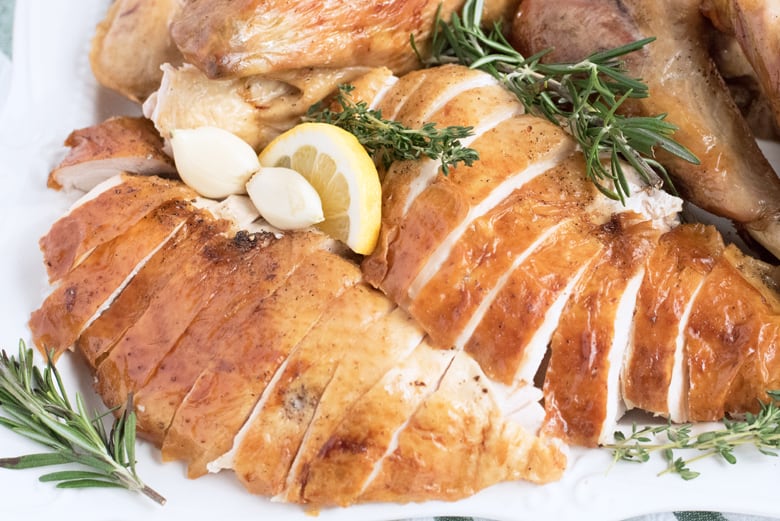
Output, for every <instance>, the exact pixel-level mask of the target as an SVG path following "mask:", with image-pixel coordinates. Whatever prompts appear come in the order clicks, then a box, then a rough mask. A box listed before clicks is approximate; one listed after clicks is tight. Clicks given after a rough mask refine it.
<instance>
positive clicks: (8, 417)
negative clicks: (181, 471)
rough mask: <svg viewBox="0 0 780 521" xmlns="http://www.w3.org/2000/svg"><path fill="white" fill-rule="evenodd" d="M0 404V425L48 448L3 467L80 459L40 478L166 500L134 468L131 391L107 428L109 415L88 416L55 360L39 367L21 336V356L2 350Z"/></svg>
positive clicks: (8, 460) (0, 462)
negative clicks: (105, 420) (105, 421)
mask: <svg viewBox="0 0 780 521" xmlns="http://www.w3.org/2000/svg"><path fill="white" fill-rule="evenodd" d="M0 407H2V409H3V411H4V412H5V416H0V425H3V426H5V427H7V428H8V429H11V430H12V431H14V432H16V433H17V434H20V435H22V436H24V437H26V438H29V439H31V440H33V441H35V442H38V443H40V444H42V445H44V446H45V447H47V448H48V449H49V451H48V452H44V453H37V454H28V455H25V456H18V457H10V458H2V459H0V467H2V468H7V469H23V468H33V467H45V466H52V465H62V464H76V465H77V467H79V468H76V469H69V470H63V471H59V472H52V473H49V474H45V475H43V476H41V477H40V478H39V479H40V480H41V481H44V482H56V483H57V486H58V487H60V488H85V487H121V488H126V489H128V490H132V491H137V492H141V493H142V494H144V495H146V496H147V497H149V498H151V499H152V500H154V501H156V502H157V503H159V504H164V503H165V498H164V497H163V496H161V495H160V494H158V493H157V492H156V491H154V490H153V489H152V488H150V487H149V486H147V485H145V484H144V483H143V482H142V481H141V479H140V478H139V477H138V474H137V473H136V469H135V413H133V404H132V396H131V397H130V398H129V399H128V403H127V406H126V407H125V410H124V412H123V414H121V415H120V416H119V417H118V418H117V419H116V420H115V421H114V423H113V426H112V428H111V431H110V432H108V431H106V429H105V427H104V425H103V417H104V416H105V414H103V415H95V416H90V415H89V414H88V413H87V411H86V406H85V404H84V401H83V399H82V398H81V396H80V395H78V394H76V396H75V407H74V406H73V405H72V404H71V402H70V399H69V398H68V395H67V393H66V391H65V387H64V386H63V384H62V379H61V378H60V374H59V372H58V371H57V368H56V367H55V366H54V363H53V362H52V361H51V359H49V360H48V362H47V365H46V367H45V368H44V369H43V371H41V370H40V369H39V368H38V367H37V366H35V365H34V363H33V352H32V349H28V348H27V347H26V346H25V344H24V342H22V341H20V342H19V354H18V358H17V357H14V356H9V355H8V354H7V353H6V352H5V350H2V351H0ZM106 414H109V413H106Z"/></svg>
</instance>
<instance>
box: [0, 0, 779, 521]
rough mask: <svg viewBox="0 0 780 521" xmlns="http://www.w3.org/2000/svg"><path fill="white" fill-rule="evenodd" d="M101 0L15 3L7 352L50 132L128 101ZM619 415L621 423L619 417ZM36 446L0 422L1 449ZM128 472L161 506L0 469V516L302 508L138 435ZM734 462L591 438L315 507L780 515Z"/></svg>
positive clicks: (4, 273) (41, 219) (4, 218)
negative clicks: (633, 460) (449, 482)
mask: <svg viewBox="0 0 780 521" xmlns="http://www.w3.org/2000/svg"><path fill="white" fill-rule="evenodd" d="M108 4H109V2H108V0H80V1H79V2H63V1H61V0H24V1H19V2H17V4H16V23H15V33H14V47H13V48H14V57H13V76H12V81H11V86H10V92H9V96H8V98H7V100H6V102H5V104H3V103H2V100H0V237H2V239H3V245H4V247H3V249H2V254H0V347H3V348H5V349H6V350H7V351H9V352H10V353H15V352H16V348H17V344H18V342H19V340H20V339H24V340H28V339H29V331H28V329H27V325H26V324H27V319H28V317H29V313H30V312H31V311H32V310H34V309H35V308H37V307H38V306H39V305H40V303H41V301H42V299H43V297H44V296H45V295H46V294H47V293H48V286H47V283H46V278H45V272H44V268H43V265H42V262H41V256H40V252H39V250H38V244H37V241H38V238H39V237H40V236H41V235H43V234H44V233H45V232H46V230H47V229H48V227H49V226H50V224H51V223H52V222H53V221H54V220H55V219H56V218H57V217H58V216H59V215H60V214H61V213H62V212H63V211H64V210H65V209H66V208H67V207H68V205H69V204H70V203H71V202H72V201H73V200H74V198H75V196H76V195H75V194H72V195H67V194H62V193H57V192H54V191H51V190H48V189H46V176H47V174H48V172H49V170H50V169H51V167H52V166H53V165H55V164H56V163H57V162H58V161H59V160H60V159H61V157H62V155H63V154H64V149H63V147H62V142H63V140H64V139H65V137H66V136H67V135H68V133H69V132H70V131H71V130H72V129H74V128H80V127H83V126H86V125H89V124H92V123H94V122H97V121H101V120H103V119H105V118H106V117H108V116H110V115H114V114H120V113H124V114H137V113H138V108H137V107H136V106H134V105H132V104H130V103H128V102H125V101H123V100H121V99H120V98H119V97H118V96H116V95H114V94H112V93H110V92H108V91H106V90H104V89H102V88H100V87H98V86H97V85H96V82H95V80H94V79H93V77H92V73H91V71H90V69H89V64H88V59H87V54H88V49H89V42H90V39H91V36H92V34H93V31H94V27H95V24H96V23H97V21H98V20H100V18H101V17H102V16H103V14H104V12H105V10H106V9H107V7H108ZM74 358H75V357H68V356H65V357H63V359H62V360H61V362H60V367H61V371H62V372H63V375H64V378H65V382H66V385H67V386H68V387H69V388H70V389H71V391H72V392H81V393H82V394H83V395H84V396H86V397H87V399H88V401H89V402H90V403H93V404H95V405H97V404H98V403H99V402H98V400H97V398H96V397H95V395H94V393H93V391H92V388H91V380H90V378H89V376H88V375H87V374H86V373H85V372H84V370H83V369H82V368H81V367H80V366H79V365H78V363H77V362H74ZM622 424H623V426H624V427H625V428H626V429H628V428H630V422H629V421H628V420H623V421H622ZM38 450H39V448H38V447H37V446H35V445H34V444H33V443H31V442H28V441H26V440H24V439H23V438H20V437H19V436H17V435H15V434H13V433H11V432H10V431H8V430H5V429H0V457H8V456H16V455H21V454H26V453H30V452H36V451H38ZM138 450H139V453H138V458H139V462H138V468H139V473H140V474H141V476H142V478H143V479H144V480H145V481H146V483H147V484H149V485H150V486H152V487H153V488H155V489H157V490H158V491H159V492H161V493H162V494H163V495H165V496H166V498H167V500H168V502H167V504H166V505H165V506H163V507H160V506H158V505H156V504H154V503H152V502H151V501H149V500H147V499H145V498H144V497H142V496H140V495H136V494H130V493H127V492H125V491H121V490H102V489H101V490H97V489H87V490H60V489H56V488H54V487H53V486H52V485H51V484H49V483H40V482H38V480H37V477H38V476H39V475H40V474H41V470H40V469H32V470H24V471H11V470H2V469H0V519H9V520H10V519H60V520H63V521H64V520H69V519H79V520H81V521H92V520H107V519H110V520H114V521H125V520H128V521H129V520H137V519H144V520H146V521H154V520H163V519H164V520H176V519H187V520H188V521H199V520H203V521H207V520H208V521H213V520H214V519H226V520H231V521H239V520H257V519H274V520H280V521H294V520H306V521H311V520H312V519H313V518H312V517H311V516H310V514H307V513H306V512H305V511H304V510H303V509H301V508H300V507H298V506H291V505H282V504H277V503H272V502H270V501H269V500H267V499H265V498H261V497H256V496H251V495H250V494H248V493H246V492H245V491H244V489H243V487H242V486H241V485H240V484H239V483H238V481H237V480H236V479H234V477H233V476H232V475H231V474H230V473H227V472H223V473H222V474H219V475H210V476H206V477H204V478H201V479H197V480H188V479H187V478H186V477H185V475H184V468H183V466H182V465H180V464H178V463H162V462H161V460H160V457H159V454H158V451H157V450H156V449H155V448H153V447H151V446H150V445H149V444H147V443H144V442H140V446H139V448H138ZM737 456H738V459H739V463H738V464H737V465H734V466H731V465H727V464H726V463H724V462H720V461H717V460H713V459H711V460H709V461H702V462H700V463H698V464H697V465H696V470H699V471H701V472H702V475H701V477H699V478H698V479H696V480H693V481H688V482H686V481H683V480H681V479H680V478H678V477H676V476H669V475H666V476H661V477H658V476H657V475H656V474H657V473H658V472H659V471H661V470H663V468H664V465H665V463H664V462H663V461H662V460H661V459H660V458H657V459H655V458H654V459H653V460H652V461H651V462H649V463H647V464H644V465H634V464H629V463H619V464H617V465H615V466H611V455H610V453H609V452H608V451H606V450H603V449H593V450H573V451H572V454H571V462H570V465H569V469H568V470H567V472H566V474H565V476H564V478H563V480H561V481H560V482H558V483H553V484H550V485H546V486H535V485H530V484H527V483H504V484H501V485H498V486H494V487H491V488H489V489H487V490H485V491H483V492H481V493H479V494H477V495H475V496H473V497H471V498H469V499H466V500H463V501H459V502H455V503H443V502H429V503H421V504H410V505H396V504H370V505H360V506H356V507H350V508H346V509H332V510H323V511H322V512H320V513H319V519H321V520H323V521H325V520H331V519H338V520H343V521H350V520H361V521H371V520H391V519H400V518H413V517H427V516H436V515H463V516H478V517H486V518H491V519H495V520H506V521H531V520H539V519H550V520H552V519H556V520H567V519H570V520H575V519H576V520H588V519H594V520H595V519H598V520H601V521H609V520H620V519H626V518H628V517H631V516H636V515H640V514H646V513H651V512H663V511H673V510H716V511H721V512H735V513H745V514H754V515H765V516H772V517H780V500H778V499H777V483H778V477H780V467H779V466H778V458H769V457H766V456H760V455H758V454H757V453H755V452H754V451H751V450H749V449H748V450H744V451H743V450H740V451H738V452H737Z"/></svg>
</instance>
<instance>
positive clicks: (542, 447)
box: [49, 177, 565, 507]
mask: <svg viewBox="0 0 780 521" xmlns="http://www.w3.org/2000/svg"><path fill="white" fill-rule="evenodd" d="M140 179H143V181H141V180H140ZM133 181H138V183H139V184H138V185H136V186H137V187H138V189H139V191H142V187H141V184H143V183H146V184H148V185H150V186H157V182H156V181H155V180H154V179H153V178H144V177H139V179H133ZM120 186H121V184H120V185H117V188H118V187H120ZM109 190H112V189H109ZM121 192H122V190H121V189H118V190H117V193H121ZM95 195H96V197H92V198H91V199H89V200H86V201H84V202H83V204H82V208H85V210H83V211H85V212H87V211H91V212H95V211H97V209H107V208H112V207H113V208H117V209H121V208H123V205H124V201H121V200H119V199H114V200H113V202H108V203H107V202H106V200H101V199H100V196H99V195H97V194H95ZM178 205H181V206H182V207H184V208H186V209H187V212H186V213H185V215H182V216H178V220H179V222H181V224H180V225H179V227H178V228H177V229H176V230H175V231H173V230H172V229H171V228H170V226H169V227H168V228H164V226H163V222H164V220H161V221H159V222H158V220H160V219H162V217H169V213H175V211H174V210H175V209H177V208H178ZM90 207H93V208H92V209H91V210H89V208H90ZM208 207H209V208H214V207H212V206H208ZM214 211H216V208H215V209H214ZM106 218H107V219H109V217H108V216H106ZM171 218H172V217H171ZM150 224H154V225H159V226H163V228H164V229H165V231H167V232H168V233H163V232H159V233H157V236H156V237H152V234H151V231H152V228H150V226H149V225H150ZM93 226H94V227H96V228H97V227H99V225H98V224H95V225H93ZM234 226H235V223H233V222H229V221H226V220H224V219H222V218H218V217H215V216H214V214H212V213H211V211H210V210H204V209H194V208H193V207H192V206H191V205H189V204H188V203H187V202H186V201H185V200H182V199H179V200H173V201H171V202H169V203H162V204H160V205H158V206H157V207H156V209H153V210H150V212H149V213H147V214H146V216H145V217H141V218H140V219H139V220H138V221H137V223H136V224H134V225H131V226H129V228H128V229H127V230H126V231H125V232H123V233H119V234H118V235H116V236H115V237H113V238H112V239H108V240H107V241H106V242H104V243H101V244H100V245H99V246H97V248H96V250H95V252H93V253H92V255H90V256H89V257H87V259H86V260H85V261H84V262H83V263H82V264H81V265H80V266H79V267H78V268H76V270H74V271H73V272H72V273H77V272H81V271H83V272H84V279H85V280H86V279H87V278H88V274H89V273H93V274H94V275H95V276H96V277H99V276H100V271H101V269H102V264H100V263H98V262H97V260H99V259H100V258H101V255H100V252H102V251H104V250H105V251H106V252H114V251H122V250H128V251H129V250H132V249H133V248H138V249H139V250H147V249H148V248H149V247H150V246H152V245H153V244H155V243H157V244H158V246H157V248H156V249H155V250H154V251H152V252H150V253H148V254H146V255H145V259H144V260H145V262H141V263H138V264H137V265H135V266H134V267H132V265H133V264H134V263H133V261H132V260H125V261H123V266H122V269H123V270H124V269H131V271H132V273H131V274H130V275H129V276H128V277H127V278H128V279H129V281H127V283H126V285H124V287H123V288H122V289H121V291H120V290H119V289H117V290H115V293H114V295H113V296H112V297H111V298H109V299H108V300H107V301H106V304H105V309H104V310H103V311H102V312H101V313H100V315H99V316H97V318H96V319H95V320H94V321H93V322H92V323H91V324H90V325H89V326H88V327H86V329H85V330H84V331H83V332H80V333H79V332H76V333H75V334H77V335H78V337H79V338H78V339H77V341H76V346H77V348H78V350H79V351H80V352H81V354H82V355H83V357H84V359H85V360H86V362H87V363H88V365H90V366H91V368H92V370H93V371H94V372H95V376H96V380H95V382H96V389H97V391H98V392H99V394H100V395H101V397H102V398H103V400H104V401H105V402H106V403H107V404H109V405H110V406H112V407H114V406H116V407H118V408H120V409H121V407H122V406H124V404H126V403H127V398H128V396H129V395H130V394H131V393H132V394H133V395H134V398H135V400H134V407H135V409H136V411H135V412H136V415H137V418H138V429H139V436H141V437H144V438H147V439H149V440H152V441H153V442H155V443H157V444H159V445H161V447H162V457H163V459H165V460H168V459H174V458H175V459H181V460H184V462H185V463H186V464H187V466H188V475H189V476H191V477H197V476H200V475H202V474H204V473H205V472H206V471H207V470H211V471H218V470H220V469H231V470H234V471H235V472H236V473H237V475H238V477H239V479H240V480H241V481H242V482H243V483H244V485H245V486H246V487H247V489H248V490H250V491H252V492H255V493H259V494H266V495H270V494H275V495H276V497H277V499H280V500H284V501H289V502H297V503H305V504H308V505H311V506H313V507H319V506H324V505H348V504H352V503H356V502H363V501H373V500H379V499H381V500H388V501H389V500H392V501H400V502H407V501H413V500H423V499H433V498H439V499H448V500H449V499H457V498H461V497H464V496H466V495H470V494H473V493H474V492H476V491H477V490H479V489H481V488H484V487H486V486H489V485H491V484H493V483H496V482H499V481H505V480H517V479H529V480H532V481H538V482H546V481H550V480H554V479H557V478H559V477H560V475H561V473H562V472H563V468H564V465H565V456H564V453H563V451H562V449H561V446H560V445H559V444H558V442H557V441H555V440H549V439H540V438H537V436H536V435H535V434H534V433H533V432H532V431H529V430H526V429H525V428H524V427H523V426H521V424H520V423H518V422H517V420H515V419H513V418H511V417H509V416H508V414H509V413H508V412H507V410H505V408H504V407H505V405H504V404H503V403H501V401H502V400H503V399H504V395H503V394H502V392H497V391H496V390H495V389H493V387H492V384H490V382H489V379H488V377H487V376H486V375H485V374H484V372H483V371H482V370H481V368H480V367H479V364H477V363H476V362H475V361H474V360H473V359H472V358H470V357H469V356H468V355H467V354H465V353H458V354H456V353H454V352H453V351H447V350H440V349H437V348H434V347H433V346H432V345H431V344H430V343H429V342H428V341H427V339H426V337H425V335H424V332H423V330H422V329H421V328H420V327H419V326H418V325H417V324H416V322H415V321H414V319H413V318H412V317H411V316H410V315H409V314H408V313H406V312H405V311H404V310H402V309H401V308H399V307H397V306H396V305H395V304H394V303H393V302H392V301H390V300H389V299H387V298H386V297H385V296H384V295H383V294H382V293H381V292H378V291H376V290H375V289H373V288H371V287H370V286H368V285H367V284H365V282H363V281H362V280H361V279H362V277H361V273H360V269H359V267H358V265H357V264H356V263H355V262H354V260H353V259H348V258H344V257H342V256H341V255H339V254H338V253H336V251H338V250H337V248H334V245H333V241H332V240H331V239H329V238H327V236H325V235H323V234H322V233H320V232H316V231H301V232H289V233H287V234H285V235H283V236H282V237H281V238H277V237H274V236H272V235H271V234H269V233H265V232H263V233H259V234H248V233H243V232H240V233H237V234H236V233H235V231H234V230H235V228H234ZM87 231H91V230H89V229H88V230H87ZM86 235H87V236H88V235H90V234H89V233H87V234H86ZM161 236H163V237H162V238H161ZM60 240H62V241H67V240H68V238H67V237H64V236H60ZM121 241H126V243H127V244H124V245H122V248H119V247H118V245H119V243H120V242H121ZM107 254H108V253H107ZM136 255H137V256H138V255H142V253H141V252H140V251H139V252H136ZM90 259H93V260H92V261H91V260H90ZM128 267H130V268H128ZM92 268H95V269H92ZM117 269H118V267H117ZM70 277H75V275H70ZM119 278H120V277H114V279H119ZM116 283H117V284H119V283H120V282H119V281H116ZM108 286H109V284H108V281H107V280H106V281H104V283H103V286H100V287H101V291H102V290H103V289H106V288H108ZM60 300H61V299H60ZM58 302H59V307H64V308H67V304H66V303H65V302H61V301H58ZM49 307H51V308H53V309H54V308H57V305H56V303H50V304H49ZM54 311H55V312H53V314H52V317H53V319H52V323H53V322H57V321H59V322H60V325H61V326H64V330H66V331H72V329H68V327H69V323H68V320H67V318H63V317H66V315H65V314H63V312H62V311H63V310H62V309H60V310H59V312H57V311H56V309H55V310H54ZM58 317H59V318H58ZM56 326H57V325H56V324H52V327H56ZM532 396H537V394H535V393H532ZM526 406H527V407H531V408H532V409H533V410H534V411H535V413H536V414H540V412H541V408H540V406H539V405H538V404H535V403H533V401H530V402H529V401H528V398H524V401H520V402H512V407H513V408H512V409H511V411H512V412H513V413H514V412H516V411H518V410H521V409H522V408H523V407H526ZM453 415H457V417H458V418H459V420H458V421H456V422H455V423H454V424H453V423H451V422H447V421H444V420H445V419H446V418H452V417H453ZM395 439H398V440H399V441H400V444H399V445H398V447H397V450H396V448H394V445H393V443H394V442H393V440H395ZM436 439H442V440H444V439H447V440H449V441H448V442H447V444H448V445H449V446H451V449H447V450H442V447H439V446H437V444H436V443H431V440H436ZM357 444H359V446H360V447H363V448H364V449H365V450H364V449H363V448H361V449H359V450H354V449H355V448H357V447H358V445H357ZM350 447H352V448H350ZM418 449H419V450H422V451H424V454H423V453H418V452H417V450H418ZM421 464H422V465H423V466H424V467H425V468H427V469H428V470H424V471H422V469H421V467H420V465H421ZM460 467H463V468H466V469H467V474H462V473H461V474H457V473H454V472H453V469H456V468H460ZM347 474H348V475H349V476H350V478H349V480H348V481H344V480H334V479H333V477H334V476H339V475H345V476H346V475H347ZM443 474H447V477H446V478H444V480H443V481H442V479H443V478H441V476H442V475H443ZM412 477H413V478H414V479H411V478H412ZM398 480H403V481H405V482H406V483H404V484H401V483H400V482H399V481H398ZM445 482H446V483H445ZM437 483H438V484H437ZM442 484H444V486H442Z"/></svg>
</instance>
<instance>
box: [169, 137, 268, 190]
mask: <svg viewBox="0 0 780 521" xmlns="http://www.w3.org/2000/svg"><path fill="white" fill-rule="evenodd" d="M171 148H172V149H173V160H174V162H175V163H176V170H178V172H179V176H181V178H182V181H184V182H185V183H186V184H187V185H188V186H189V187H190V188H192V189H193V190H195V191H196V192H198V193H199V194H200V195H202V196H204V197H210V198H213V199H221V198H223V197H227V196H229V195H233V194H243V193H246V183H247V181H248V180H249V178H250V177H251V176H252V174H253V173H255V172H256V171H257V170H258V169H259V168H260V162H259V161H258V159H257V154H256V153H255V151H254V149H252V147H251V146H250V145H249V144H248V143H247V142H246V141H244V140H242V139H241V138H239V137H238V136H236V135H235V134H232V133H230V132H228V131H227V130H224V129H221V128H217V127H198V128H193V129H178V130H174V131H172V132H171Z"/></svg>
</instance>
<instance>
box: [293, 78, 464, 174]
mask: <svg viewBox="0 0 780 521" xmlns="http://www.w3.org/2000/svg"><path fill="white" fill-rule="evenodd" d="M352 90H353V87H352V86H351V85H341V86H339V91H338V92H337V93H336V98H335V102H336V103H337V104H338V105H339V107H338V108H337V109H336V110H332V109H330V108H329V107H328V106H326V105H325V104H323V103H317V104H315V105H313V106H312V107H311V108H309V111H308V113H307V114H306V118H305V119H306V120H308V121H315V122H320V123H330V124H331V125H336V126H337V127H341V128H343V129H344V130H346V131H348V132H350V133H351V134H353V135H354V136H355V137H356V138H357V139H358V141H359V142H360V143H361V144H362V145H363V146H364V147H365V149H366V150H368V153H369V154H371V155H372V156H373V157H375V158H378V160H379V161H380V162H381V163H382V165H383V166H384V167H385V168H387V167H389V166H390V164H391V163H392V162H393V161H397V160H406V159H419V158H421V157H423V156H425V157H429V158H431V159H439V160H441V169H442V172H444V174H447V173H448V172H449V169H450V168H451V167H454V166H455V165H456V164H458V163H461V162H462V163H464V164H465V165H467V166H470V165H472V164H473V163H474V161H476V160H477V159H479V156H478V154H477V151H476V150H474V149H471V148H467V147H464V146H462V145H461V143H460V140H461V139H463V138H465V137H468V136H470V135H471V134H472V130H473V129H472V128H471V127H461V126H449V127H443V128H439V127H437V126H436V123H426V124H424V125H423V126H422V127H421V128H409V127H406V126H404V125H402V124H401V123H398V122H397V121H392V120H388V119H384V118H383V117H382V112H381V111H379V110H375V109H370V108H369V107H368V104H367V103H366V102H365V101H354V100H352V99H351V98H350V97H349V93H350V92H352Z"/></svg>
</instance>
